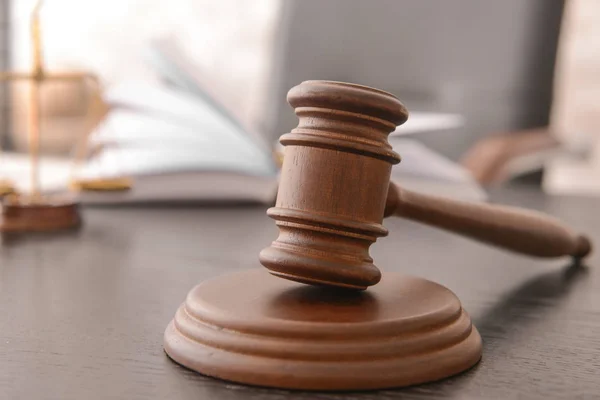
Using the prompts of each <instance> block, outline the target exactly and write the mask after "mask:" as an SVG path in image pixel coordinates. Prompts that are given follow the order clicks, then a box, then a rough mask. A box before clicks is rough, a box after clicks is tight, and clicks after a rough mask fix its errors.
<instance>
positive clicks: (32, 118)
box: [0, 0, 132, 233]
mask: <svg viewBox="0 0 600 400" xmlns="http://www.w3.org/2000/svg"><path fill="white" fill-rule="evenodd" d="M42 5H43V0H39V1H38V2H37V3H36V5H35V7H34V8H33V11H32V13H31V28H30V29H31V31H30V34H31V43H32V49H31V50H32V52H33V62H32V68H31V71H29V72H0V82H17V81H27V82H29V109H28V113H27V114H28V121H27V122H28V123H27V127H28V146H29V148H28V153H29V158H30V166H31V175H30V186H31V189H30V190H31V192H30V193H29V194H24V193H18V192H17V190H16V189H15V186H14V184H13V183H12V182H11V181H10V180H8V179H5V178H4V179H0V196H1V197H2V216H1V219H0V232H4V233H6V232H30V231H55V230H62V229H68V228H76V227H78V226H79V225H80V223H81V216H80V213H79V202H78V201H77V196H76V194H75V193H72V192H77V191H86V190H87V191H123V190H129V189H130V188H131V185H132V182H131V180H130V179H129V178H127V177H115V178H102V179H100V178H98V179H87V180H86V179H74V178H72V179H71V182H70V188H71V193H69V192H66V193H52V194H48V193H42V190H41V185H40V130H41V129H40V126H41V98H40V89H41V88H42V86H43V85H44V84H45V83H46V82H61V81H62V82H82V83H91V84H92V85H94V86H95V87H96V88H97V89H98V91H100V82H99V80H98V77H97V76H96V75H94V74H91V73H85V72H48V71H47V70H46V68H45V66H44V62H43V51H42V39H41V24H40V9H41V7H42ZM97 103H99V102H97ZM88 136H89V135H86V137H85V138H84V140H83V141H80V142H79V145H78V146H77V149H76V156H75V157H76V160H75V162H74V167H75V166H76V165H77V164H78V162H80V161H81V159H83V158H84V157H85V155H86V151H87V138H88Z"/></svg>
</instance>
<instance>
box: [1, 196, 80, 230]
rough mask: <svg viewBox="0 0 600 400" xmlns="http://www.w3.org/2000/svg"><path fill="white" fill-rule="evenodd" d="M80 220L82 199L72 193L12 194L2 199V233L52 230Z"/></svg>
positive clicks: (67, 226) (70, 227) (73, 226)
mask: <svg viewBox="0 0 600 400" xmlns="http://www.w3.org/2000/svg"><path fill="white" fill-rule="evenodd" d="M80 224H81V217H80V215H79V203H78V202H77V201H75V200H74V199H73V198H71V197H70V196H59V195H52V196H47V195H44V196H39V197H35V198H33V197H29V196H23V195H9V196H6V197H4V198H3V199H2V217H1V219H0V232H2V233H18V232H49V231H57V230H65V229H73V228H77V227H79V226H80Z"/></svg>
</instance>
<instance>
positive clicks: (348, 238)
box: [260, 81, 408, 289]
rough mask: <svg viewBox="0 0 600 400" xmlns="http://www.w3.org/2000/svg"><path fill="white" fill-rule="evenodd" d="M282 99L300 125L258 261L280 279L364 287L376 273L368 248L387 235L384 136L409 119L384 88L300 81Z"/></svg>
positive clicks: (393, 158) (287, 140) (392, 160)
mask: <svg viewBox="0 0 600 400" xmlns="http://www.w3.org/2000/svg"><path fill="white" fill-rule="evenodd" d="M287 99H288V101H289V103H290V105H291V106H292V107H294V110H295V112H296V115H297V116H298V119H299V122H298V126H297V127H296V128H295V129H293V130H292V131H291V132H290V133H287V134H285V135H283V136H281V138H280V140H279V141H280V142H281V144H282V145H283V146H285V157H284V159H283V166H282V167H281V177H280V179H279V190H278V192H277V202H276V204H275V207H273V208H271V209H269V211H268V215H269V216H270V217H271V218H273V219H274V220H275V221H276V224H277V226H278V227H279V237H278V238H277V239H276V240H275V241H274V242H273V243H272V244H271V246H269V247H268V248H266V249H264V250H263V251H262V252H261V253H260V262H261V263H262V264H263V265H264V266H265V267H266V268H267V269H269V271H270V272H271V273H272V274H274V275H277V276H279V277H282V278H286V279H290V280H294V281H298V282H303V283H309V284H318V285H329V286H335V287H344V288H353V289H366V288H367V287H368V286H371V285H374V284H376V283H377V282H379V280H380V279H381V273H380V271H379V269H378V268H377V267H376V266H375V265H373V259H372V258H371V257H370V255H369V247H370V246H371V244H372V243H374V242H375V240H377V238H378V237H381V236H385V235H387V230H386V229H385V228H384V227H383V225H382V222H383V211H384V207H385V201H386V197H387V192H388V186H389V181H390V174H391V170H392V165H393V164H397V163H398V162H400V156H399V155H398V154H397V153H395V152H394V151H393V150H392V147H391V146H390V144H389V143H388V140H387V136H388V135H389V133H390V132H392V131H393V130H394V129H395V128H396V126H397V125H399V124H402V123H404V122H405V121H406V119H407V117H408V111H407V110H406V108H405V107H404V106H403V105H402V103H400V101H399V100H398V99H397V98H396V97H395V96H393V95H392V94H390V93H387V92H384V91H382V90H378V89H373V88H370V87H366V86H360V85H355V84H350V83H343V82H331V81H305V82H302V83H301V84H300V85H297V86H295V87H293V88H292V89H290V91H289V93H288V96H287Z"/></svg>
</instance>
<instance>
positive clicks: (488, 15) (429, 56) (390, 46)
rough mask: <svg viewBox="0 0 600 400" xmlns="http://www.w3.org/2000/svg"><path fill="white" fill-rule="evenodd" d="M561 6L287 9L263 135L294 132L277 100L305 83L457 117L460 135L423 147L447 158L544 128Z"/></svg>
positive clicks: (341, 1) (376, 4) (549, 1)
mask: <svg viewBox="0 0 600 400" xmlns="http://www.w3.org/2000/svg"><path fill="white" fill-rule="evenodd" d="M562 6H563V1H562V0H531V1H527V2H524V1H521V0H506V1H503V2H491V1H486V2H481V1H479V0H453V1H452V2H440V1H436V0H421V1H418V2H416V1H409V0H371V1H368V2H367V1H361V0H327V1H321V0H301V1H298V0H288V1H285V2H284V7H283V19H282V26H281V34H280V35H279V37H278V40H279V42H278V43H277V51H276V53H277V54H276V65H275V71H274V79H273V88H272V92H271V95H272V104H273V107H272V108H271V110H272V112H273V114H272V115H271V116H270V117H271V119H270V124H269V126H268V127H266V129H267V131H268V132H270V133H271V134H272V135H273V136H277V135H279V134H281V133H283V132H286V131H288V130H289V129H290V128H292V127H293V126H294V124H295V117H294V115H293V112H292V111H291V109H290V108H289V107H288V106H287V105H286V104H285V101H284V99H285V94H286V92H287V90H288V89H289V88H290V87H292V86H294V85H296V84H297V83H299V82H301V81H302V80H305V79H333V80H342V81H351V82H355V83H361V84H366V85H370V86H375V87H379V88H382V89H386V90H388V91H391V92H393V93H394V94H396V95H398V96H399V97H400V98H401V99H402V100H403V101H404V102H405V103H406V105H407V106H408V107H409V109H411V108H412V109H436V110H443V111H456V112H460V113H463V114H465V115H466V116H467V117H468V120H469V123H468V125H467V126H466V128H465V129H464V130H461V131H460V132H455V133H454V134H453V135H452V138H440V140H441V141H440V140H432V141H431V143H429V144H430V145H432V146H433V147H438V150H442V151H443V152H445V153H446V154H448V155H450V156H452V157H456V156H458V155H459V154H460V153H462V151H464V149H465V148H466V147H467V146H468V145H469V144H470V143H471V142H472V141H473V140H475V139H476V138H477V137H478V136H479V135H481V134H484V133H487V132H489V131H494V130H500V129H514V128H521V127H528V126H534V125H540V124H545V123H546V122H547V120H548V112H549V105H550V101H551V93H552V90H551V88H552V76H553V70H554V57H555V52H556V44H557V38H558V32H559V26H560V18H561V14H562ZM436 137H439V135H436ZM425 141H428V140H427V139H426V138H425ZM443 141H446V142H447V143H442V142H443Z"/></svg>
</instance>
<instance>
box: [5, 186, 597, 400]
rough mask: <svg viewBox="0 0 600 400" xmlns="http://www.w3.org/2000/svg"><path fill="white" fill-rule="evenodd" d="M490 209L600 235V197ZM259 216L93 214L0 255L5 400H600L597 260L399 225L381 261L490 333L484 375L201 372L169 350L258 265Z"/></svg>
mask: <svg viewBox="0 0 600 400" xmlns="http://www.w3.org/2000/svg"><path fill="white" fill-rule="evenodd" d="M493 200H494V201H499V202H504V203H507V204H515V205H522V206H526V207H530V208H535V209H540V210H544V211H547V212H548V213H550V214H552V215H554V216H556V217H559V218H561V219H563V220H564V221H566V222H568V223H569V224H571V225H572V226H573V227H575V228H577V229H578V230H581V231H585V232H587V233H588V234H589V235H590V236H591V237H592V240H595V241H596V242H597V243H598V242H600V200H597V199H586V198H552V197H546V196H544V195H542V194H541V193H539V192H537V191H532V190H525V189H511V190H502V191H499V192H497V193H494V194H493ZM264 211H265V210H264V208H261V207H237V208H236V207H204V208H200V207H196V208H193V207H178V208H164V207H145V208H122V209H116V208H114V209H113V208H108V209H86V210H85V211H84V216H85V221H86V223H85V226H84V228H83V229H82V230H81V231H80V232H78V233H72V234H62V235H52V236H35V237H22V238H19V239H13V240H7V239H4V241H3V242H2V247H0V329H1V331H2V335H1V338H0V398H3V399H152V398H156V399H226V400H233V399H265V400H267V399H270V400H279V399H336V398H352V399H396V398H398V399H400V398H402V399H430V398H437V397H444V398H460V399H470V398H472V399H480V398H485V399H493V398H501V399H510V398H540V399H551V398H570V399H575V398H599V397H600V278H599V276H600V275H599V273H598V271H596V267H597V266H598V265H599V261H600V256H599V255H598V253H595V254H593V255H592V257H591V258H590V259H589V260H588V262H587V267H586V268H575V267H572V266H569V260H566V259H560V260H538V259H531V258H526V257H522V256H518V255H514V254H510V253H507V252H504V251H500V250H497V249H494V248H490V247H487V246H483V245H480V244H478V243H475V242H472V241H470V240H467V239H463V238H461V237H457V236H454V235H450V234H447V233H445V232H441V231H437V230H435V229H432V228H429V227H426V226H421V225H417V224H414V223H411V222H407V221H403V220H400V219H389V220H386V222H385V225H386V226H387V228H389V230H390V236H388V237H387V238H382V239H380V240H379V241H378V242H377V243H376V244H375V245H373V247H372V255H373V257H374V259H375V262H376V264H377V265H378V266H379V267H380V268H381V269H382V270H383V271H384V273H385V271H391V270H398V271H404V272H408V273H411V274H414V275H420V276H424V277H426V278H428V279H432V280H435V281H437V282H440V283H442V284H444V285H446V286H447V287H449V288H450V289H452V290H453V291H454V292H455V293H456V294H457V295H458V296H459V298H460V299H461V300H462V302H463V305H464V307H465V308H466V309H467V311H469V312H470V314H471V316H472V318H473V320H474V323H475V324H476V326H477V327H478V329H479V331H480V332H481V335H482V337H483V340H484V349H483V359H482V361H481V363H480V364H479V365H478V366H477V367H475V368H474V369H472V370H470V371H468V372H466V373H464V374H462V375H459V376H457V377H454V378H451V379H447V380H444V381H441V382H437V383H431V384H425V385H420V386H416V387H412V388H407V389H399V390H384V391H378V392H363V393H352V394H349V393H346V394H335V393H334V394H331V393H308V392H288V391H284V390H273V389H266V388H255V387H248V386H243V385H237V384H233V383H228V382H224V381H220V380H216V379H212V378H208V377H204V376H201V375H199V374H196V373H194V372H191V371H189V370H186V369H184V368H182V367H180V366H178V365H176V364H175V363H173V362H172V361H170V360H169V359H168V358H167V356H166V355H165V354H164V352H163V350H162V336H163V331H164V329H165V327H166V326H167V323H168V322H169V321H170V319H171V318H172V317H173V314H174V312H175V310H176V308H177V307H178V306H179V304H180V303H181V302H182V301H183V299H184V297H185V295H186V294H187V292H188V291H189V289H191V288H192V287H193V286H194V285H195V284H196V283H198V282H200V281H202V280H204V279H207V278H210V277H213V276H216V275H219V274H222V273H225V272H228V271H234V270H240V269H246V268H254V267H257V266H258V265H259V263H258V260H257V254H258V252H259V251H260V250H261V249H262V248H263V247H265V246H267V245H268V244H269V243H270V241H272V240H273V239H274V238H275V237H276V233H277V229H276V227H275V225H274V223H273V221H272V220H270V219H269V218H267V217H266V216H265V213H264Z"/></svg>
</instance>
